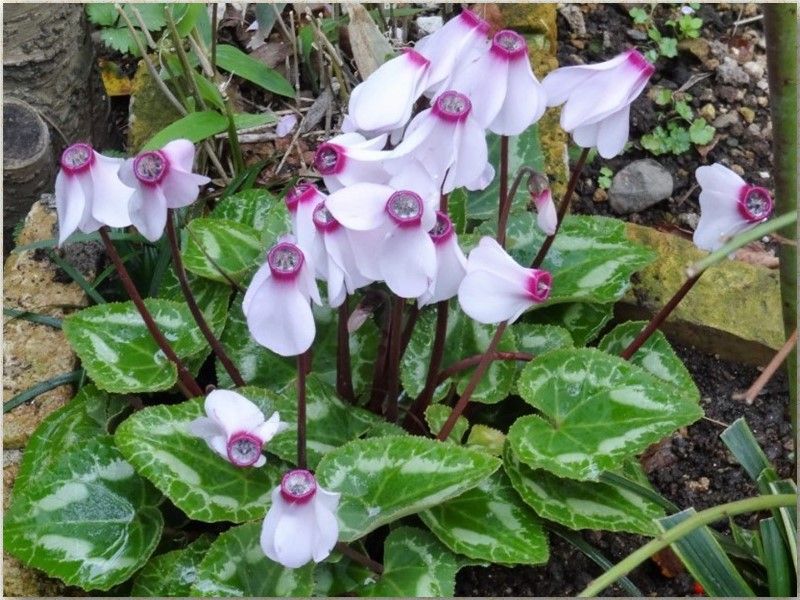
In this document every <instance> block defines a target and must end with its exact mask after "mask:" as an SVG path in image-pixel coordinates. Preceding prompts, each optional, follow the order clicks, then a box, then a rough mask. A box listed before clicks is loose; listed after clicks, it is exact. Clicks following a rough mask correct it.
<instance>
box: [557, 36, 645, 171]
mask: <svg viewBox="0 0 800 600" xmlns="http://www.w3.org/2000/svg"><path fill="white" fill-rule="evenodd" d="M654 71H655V68H654V67H653V65H652V64H650V63H649V62H648V61H647V59H646V58H645V57H644V56H642V55H641V54H640V53H639V52H637V51H636V50H629V51H627V52H623V53H622V54H620V55H619V56H616V57H615V58H612V59H611V60H607V61H605V62H601V63H598V64H594V65H580V66H575V67H562V68H560V69H556V70H555V71H553V72H552V73H550V74H549V75H547V77H545V78H544V81H542V85H543V86H544V89H545V91H546V92H547V105H548V106H558V105H559V104H564V108H562V109H561V127H562V128H563V129H564V130H565V131H567V132H569V133H571V134H572V139H573V140H574V141H575V143H576V144H577V145H578V146H581V147H582V148H592V147H595V146H596V147H597V152H598V153H599V154H600V156H602V157H603V158H612V157H614V156H616V155H617V154H619V153H620V152H622V149H623V148H624V147H625V143H626V142H627V141H628V129H629V126H630V107H631V103H632V102H633V101H634V100H636V98H637V97H638V96H639V94H641V93H642V90H643V89H644V87H645V85H647V82H648V80H649V79H650V76H651V75H652V74H653V72H654Z"/></svg>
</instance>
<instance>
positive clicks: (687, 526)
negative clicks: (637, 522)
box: [578, 494, 797, 598]
mask: <svg viewBox="0 0 800 600" xmlns="http://www.w3.org/2000/svg"><path fill="white" fill-rule="evenodd" d="M796 503H797V494H776V495H770V496H756V497H755V498H747V499H745V500H737V501H736V502H729V503H727V504H721V505H719V506H714V507H711V508H708V509H706V510H702V511H700V512H698V513H695V514H693V515H692V516H691V517H689V518H688V519H686V520H685V521H683V522H682V523H679V524H678V525H676V526H675V527H673V528H671V529H668V530H667V531H665V532H663V533H661V534H659V535H657V536H656V537H655V538H653V540H651V541H650V542H648V543H647V544H645V545H644V546H642V547H641V548H639V549H638V550H636V551H635V552H633V553H632V554H630V555H628V557H627V558H625V559H623V560H622V561H620V562H618V563H617V564H616V565H615V566H614V567H613V568H611V569H609V570H608V571H606V572H605V573H603V574H602V575H601V576H600V577H598V578H597V579H595V580H594V581H593V582H592V583H590V584H589V585H588V586H587V587H586V589H584V590H583V591H582V592H581V593H580V594H578V597H581V598H586V597H590V596H596V595H597V594H599V593H600V592H602V591H603V590H604V589H606V588H607V587H608V586H609V585H611V584H612V583H614V582H615V581H616V580H617V579H619V578H620V577H622V576H623V575H627V574H628V573H630V572H631V571H632V570H633V569H635V568H636V567H638V566H639V565H640V564H642V563H643V562H644V561H646V560H647V559H648V558H650V557H651V556H652V555H653V554H655V553H656V552H658V551H660V550H663V549H664V548H667V547H668V546H669V545H670V544H673V543H674V542H676V541H678V540H679V539H681V538H682V537H684V536H685V535H688V534H689V533H691V532H692V531H694V530H695V529H697V528H698V527H702V526H704V525H708V524H709V523H713V522H714V521H718V520H720V519H724V518H726V517H733V516H736V515H740V514H743V513H749V512H757V511H760V510H767V509H770V508H779V507H782V506H795V504H796Z"/></svg>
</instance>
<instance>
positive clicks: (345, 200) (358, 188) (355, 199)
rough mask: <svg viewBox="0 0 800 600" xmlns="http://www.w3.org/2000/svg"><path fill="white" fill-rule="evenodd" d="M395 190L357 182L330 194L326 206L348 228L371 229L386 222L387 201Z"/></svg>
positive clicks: (356, 229) (357, 229)
mask: <svg viewBox="0 0 800 600" xmlns="http://www.w3.org/2000/svg"><path fill="white" fill-rule="evenodd" d="M393 193H394V190H393V189H392V188H390V187H388V186H386V185H380V184H377V183H356V184H353V185H351V186H348V187H346V188H344V189H341V190H338V191H336V192H334V193H332V194H331V195H330V196H328V200H327V201H326V203H325V206H327V207H328V210H329V211H330V213H331V214H332V215H333V217H334V219H336V220H337V221H339V223H341V224H342V225H344V226H345V227H347V228H348V229H353V230H355V231H369V230H371V229H377V228H378V227H381V226H382V225H383V224H384V223H385V222H386V212H385V210H384V208H385V207H386V201H387V200H388V199H389V196H391V195H392V194H393Z"/></svg>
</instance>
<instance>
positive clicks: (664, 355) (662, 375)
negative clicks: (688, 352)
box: [597, 321, 700, 396]
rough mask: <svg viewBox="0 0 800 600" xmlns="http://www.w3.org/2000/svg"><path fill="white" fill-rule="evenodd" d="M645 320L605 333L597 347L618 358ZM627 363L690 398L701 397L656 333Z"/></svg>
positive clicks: (684, 370)
mask: <svg viewBox="0 0 800 600" xmlns="http://www.w3.org/2000/svg"><path fill="white" fill-rule="evenodd" d="M646 325H647V323H646V322H645V321H629V322H627V323H622V324H620V325H617V326H616V327H615V328H614V329H612V330H611V331H610V332H608V333H607V334H606V335H605V336H603V339H602V340H600V343H599V344H598V345H597V347H598V348H599V349H600V350H602V351H604V352H608V353H609V354H613V355H619V354H620V353H621V352H622V351H623V350H625V348H627V347H628V345H629V344H630V343H631V342H632V341H633V340H635V339H636V336H637V335H639V333H640V332H641V331H642V329H644V328H645V326H646ZM630 362H631V363H633V364H634V365H639V366H640V367H642V368H643V369H644V370H645V371H649V372H650V374H652V375H655V376H656V377H658V378H659V379H663V380H664V381H667V382H669V383H671V384H672V385H674V386H675V387H677V388H679V389H682V390H685V391H686V392H687V393H690V394H692V395H698V396H699V395H700V392H699V391H698V390H697V386H696V385H695V383H694V380H693V379H692V376H691V375H690V374H689V371H688V370H687V369H686V367H685V366H684V364H683V361H681V359H680V358H678V355H677V354H675V350H673V349H672V346H670V345H669V342H668V341H667V338H666V337H664V334H663V333H661V332H660V331H656V332H655V333H653V335H651V336H650V338H648V340H647V341H646V342H645V343H644V344H643V345H642V347H641V348H639V349H638V350H637V351H636V353H635V354H634V355H633V356H632V357H631V358H630Z"/></svg>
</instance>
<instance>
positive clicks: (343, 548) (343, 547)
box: [336, 542, 383, 575]
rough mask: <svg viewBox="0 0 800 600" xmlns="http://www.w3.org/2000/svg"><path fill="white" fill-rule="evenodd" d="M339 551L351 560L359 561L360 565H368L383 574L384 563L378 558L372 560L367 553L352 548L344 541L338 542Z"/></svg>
mask: <svg viewBox="0 0 800 600" xmlns="http://www.w3.org/2000/svg"><path fill="white" fill-rule="evenodd" d="M336 550H337V552H339V553H341V554H343V555H344V556H346V557H347V558H349V559H350V560H353V561H355V562H357V563H358V564H360V565H363V566H365V567H367V568H368V569H369V570H370V571H372V572H373V573H376V574H378V575H383V565H382V564H381V563H379V562H378V561H376V560H372V559H371V558H370V557H369V556H367V555H366V554H362V553H361V552H359V551H358V550H355V549H354V548H351V547H350V546H348V545H347V544H345V543H344V542H336Z"/></svg>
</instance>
